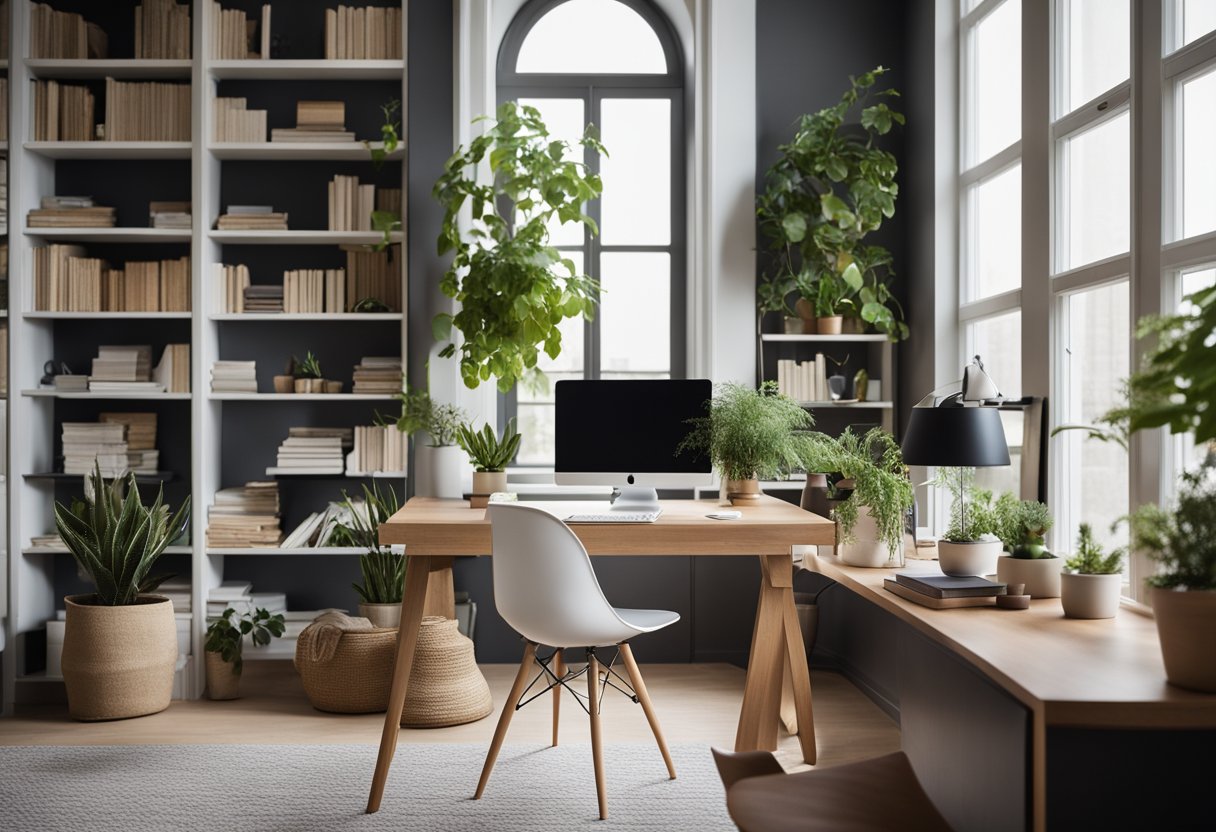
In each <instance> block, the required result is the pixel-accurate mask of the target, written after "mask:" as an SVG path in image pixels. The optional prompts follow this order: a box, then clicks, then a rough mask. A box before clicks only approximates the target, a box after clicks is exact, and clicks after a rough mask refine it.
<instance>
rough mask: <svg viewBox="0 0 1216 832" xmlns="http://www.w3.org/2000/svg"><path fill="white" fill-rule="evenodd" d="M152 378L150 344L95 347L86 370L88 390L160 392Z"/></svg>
mask: <svg viewBox="0 0 1216 832" xmlns="http://www.w3.org/2000/svg"><path fill="white" fill-rule="evenodd" d="M164 390H165V388H164V386H163V385H161V384H159V383H157V382H155V381H153V380H152V347H150V346H139V347H130V346H103V347H98V348H97V357H96V358H94V359H93V371H92V372H91V373H90V374H89V392H91V393H102V392H104V393H163V392H164Z"/></svg>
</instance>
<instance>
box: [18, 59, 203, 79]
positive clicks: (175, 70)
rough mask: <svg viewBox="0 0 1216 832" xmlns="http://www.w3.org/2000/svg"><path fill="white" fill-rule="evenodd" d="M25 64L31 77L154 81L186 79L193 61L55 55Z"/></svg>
mask: <svg viewBox="0 0 1216 832" xmlns="http://www.w3.org/2000/svg"><path fill="white" fill-rule="evenodd" d="M25 66H26V68H27V69H28V70H29V73H30V75H32V76H33V77H34V78H66V79H76V78H80V79H84V78H107V77H108V78H123V79H147V80H157V81H170V80H177V79H181V80H189V78H190V72H191V70H192V68H193V66H194V62H193V61H191V60H190V59H188V58H187V59H184V60H170V59H154V58H107V59H104V60H99V59H97V58H89V59H87V60H84V59H75V60H69V59H56V58H29V59H27V60H26V62H25Z"/></svg>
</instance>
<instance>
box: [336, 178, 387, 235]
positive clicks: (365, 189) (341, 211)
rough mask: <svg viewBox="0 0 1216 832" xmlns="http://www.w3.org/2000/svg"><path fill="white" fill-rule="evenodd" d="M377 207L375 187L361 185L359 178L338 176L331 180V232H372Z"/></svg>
mask: <svg viewBox="0 0 1216 832" xmlns="http://www.w3.org/2000/svg"><path fill="white" fill-rule="evenodd" d="M375 206H376V186H375V185H361V184H359V177H357V176H342V175H337V176H335V177H334V178H333V179H331V180H330V182H329V230H330V231H371V228H372V211H373V210H374V209H375Z"/></svg>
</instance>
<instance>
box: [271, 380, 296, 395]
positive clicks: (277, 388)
mask: <svg viewBox="0 0 1216 832" xmlns="http://www.w3.org/2000/svg"><path fill="white" fill-rule="evenodd" d="M295 389H296V377H295V376H275V377H274V392H276V393H294V392H295Z"/></svg>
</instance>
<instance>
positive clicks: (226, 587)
mask: <svg viewBox="0 0 1216 832" xmlns="http://www.w3.org/2000/svg"><path fill="white" fill-rule="evenodd" d="M252 591H253V584H252V583H250V582H249V581H224V582H223V583H222V584H220V585H219V586H217V587H213V588H212V589H211V591H210V592H208V593H207V600H208V601H227V600H230V599H233V598H242V597H244V596H246V595H248V594H249V593H250V592H252Z"/></svg>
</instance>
